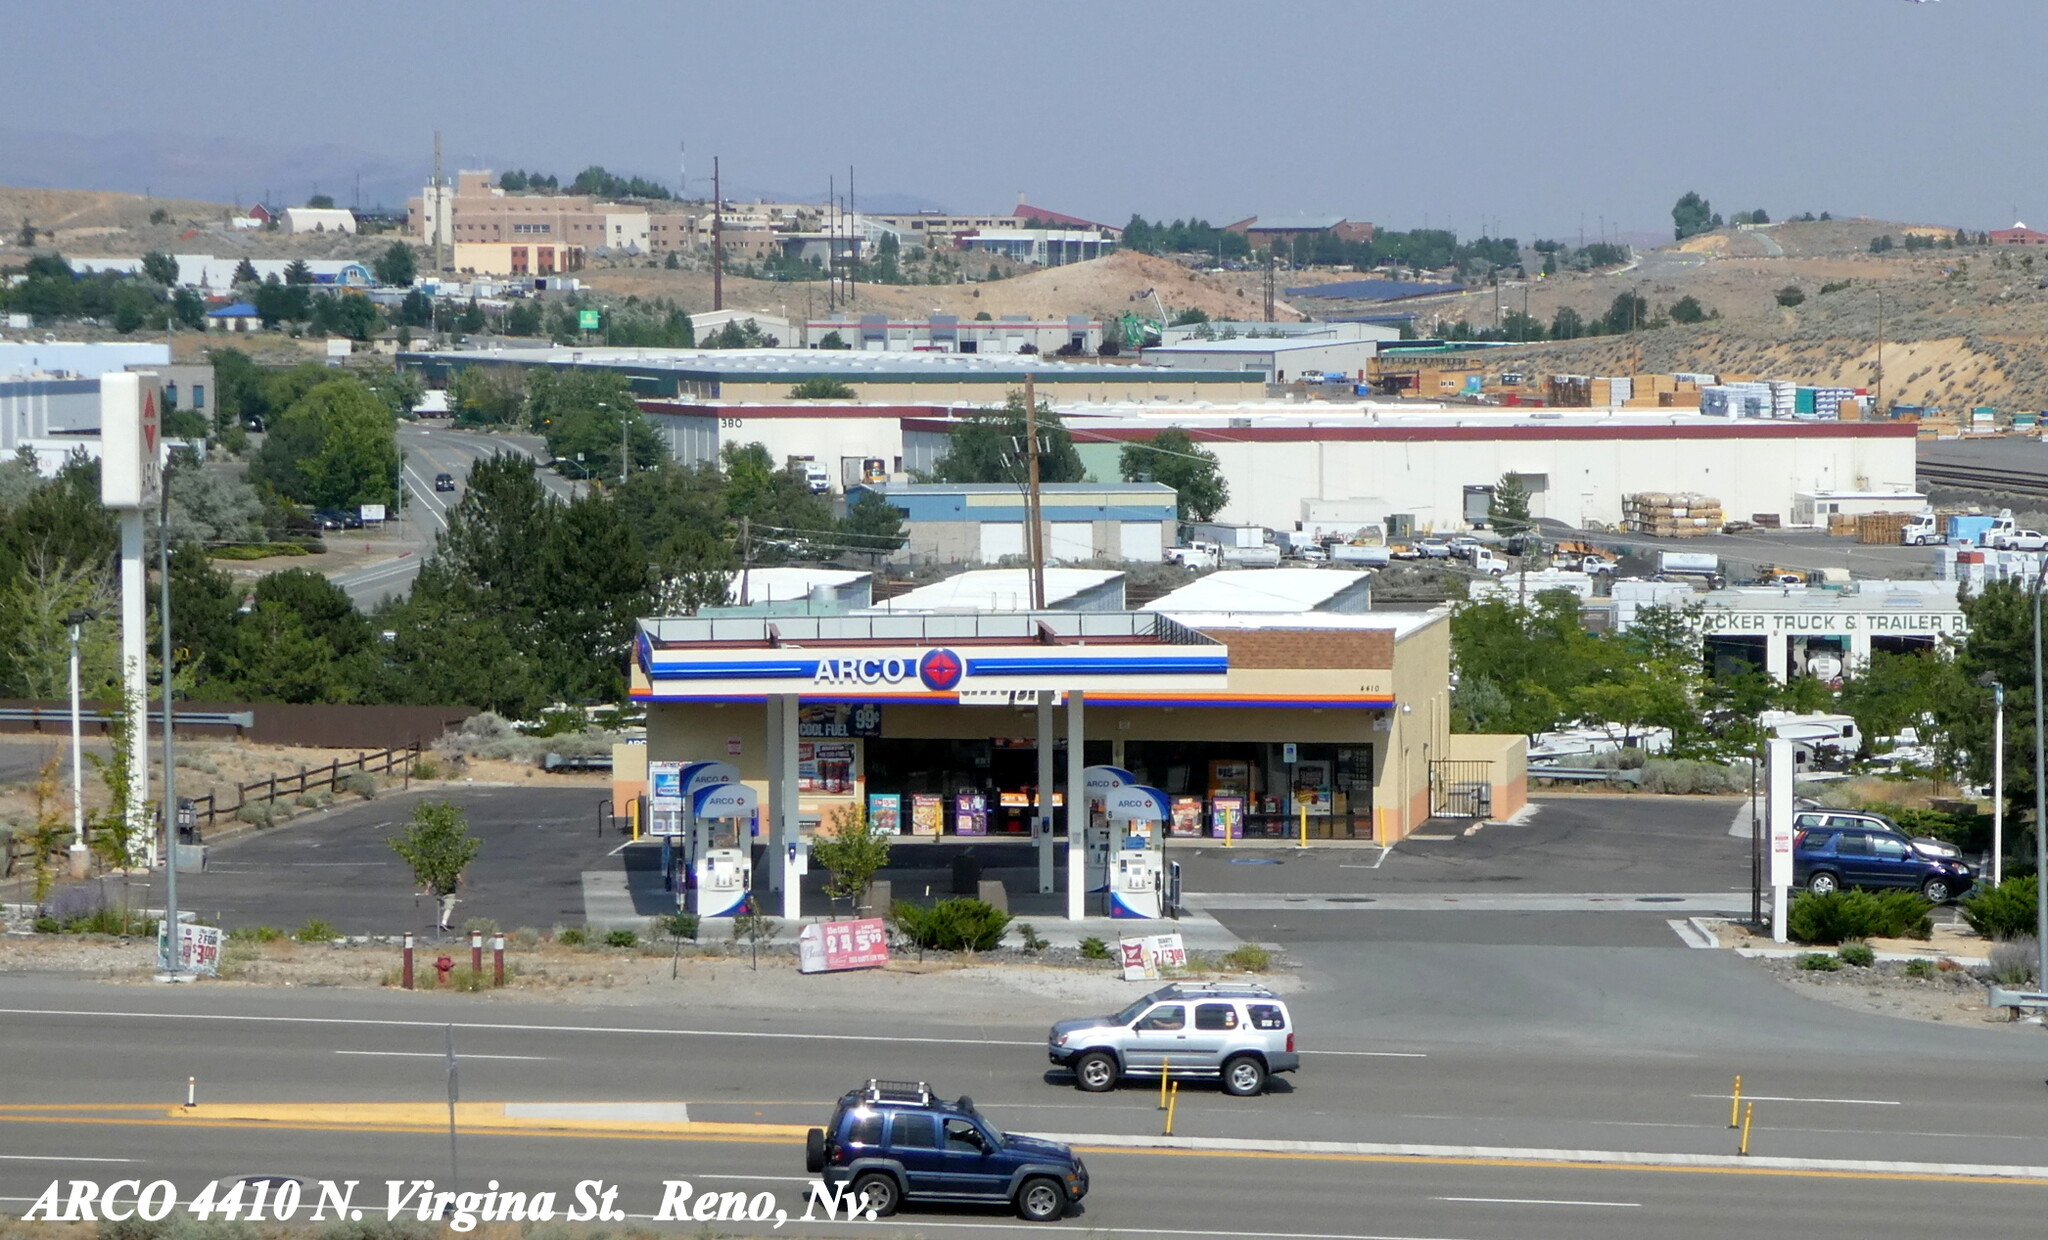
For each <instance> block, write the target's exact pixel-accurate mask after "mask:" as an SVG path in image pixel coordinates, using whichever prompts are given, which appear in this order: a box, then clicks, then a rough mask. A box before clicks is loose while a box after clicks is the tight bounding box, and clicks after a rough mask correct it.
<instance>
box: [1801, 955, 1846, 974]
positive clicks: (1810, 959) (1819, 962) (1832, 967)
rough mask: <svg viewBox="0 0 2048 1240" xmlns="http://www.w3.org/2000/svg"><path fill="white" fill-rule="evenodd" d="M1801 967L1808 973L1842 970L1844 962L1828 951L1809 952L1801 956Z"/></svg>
mask: <svg viewBox="0 0 2048 1240" xmlns="http://www.w3.org/2000/svg"><path fill="white" fill-rule="evenodd" d="M1799 967H1800V968H1802V969H1805V970H1806V971H1807V972H1808V973H1836V972H1840V971H1841V968H1842V962H1841V961H1840V960H1839V959H1837V958H1836V957H1834V956H1830V955H1829V954H1827V953H1826V952H1808V953H1806V954H1805V955H1804V956H1801V957H1800V958H1799Z"/></svg>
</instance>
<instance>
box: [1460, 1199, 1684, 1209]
mask: <svg viewBox="0 0 2048 1240" xmlns="http://www.w3.org/2000/svg"><path fill="white" fill-rule="evenodd" d="M1430 1200H1431V1201H1470V1202H1474V1203H1477V1204H1479V1205H1483V1206H1621V1207H1625V1208H1627V1209H1631V1210H1640V1209H1642V1208H1643V1203H1642V1202H1640V1201H1553V1200H1551V1199H1549V1198H1547V1197H1431V1198H1430Z"/></svg>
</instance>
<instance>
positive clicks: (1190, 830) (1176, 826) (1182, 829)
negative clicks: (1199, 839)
mask: <svg viewBox="0 0 2048 1240" xmlns="http://www.w3.org/2000/svg"><path fill="white" fill-rule="evenodd" d="M1203 811H1204V806H1203V803H1202V798H1200V797H1175V798H1173V822H1172V824H1171V825H1170V826H1169V827H1168V828H1167V829H1168V831H1170V832H1171V833H1172V834H1174V835H1200V834H1201V833H1202V817H1203Z"/></svg>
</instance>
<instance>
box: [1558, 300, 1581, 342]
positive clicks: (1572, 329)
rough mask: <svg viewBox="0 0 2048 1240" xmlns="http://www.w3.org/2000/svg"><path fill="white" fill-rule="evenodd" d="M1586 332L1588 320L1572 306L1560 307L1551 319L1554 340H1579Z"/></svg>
mask: <svg viewBox="0 0 2048 1240" xmlns="http://www.w3.org/2000/svg"><path fill="white" fill-rule="evenodd" d="M1585 334H1586V321H1585V319H1584V318H1582V317H1580V315H1579V312H1578V311H1576V310H1574V309H1572V308H1571V307H1570V306H1560V307H1558V310H1557V313H1556V315H1554V316H1552V318H1551V320H1550V338H1551V339H1552V340H1577V339H1578V338H1579V337H1581V336H1583V335H1585Z"/></svg>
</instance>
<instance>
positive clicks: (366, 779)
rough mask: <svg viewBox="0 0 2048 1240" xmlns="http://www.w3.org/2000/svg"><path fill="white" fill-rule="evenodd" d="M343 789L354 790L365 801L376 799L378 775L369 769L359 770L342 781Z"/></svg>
mask: <svg viewBox="0 0 2048 1240" xmlns="http://www.w3.org/2000/svg"><path fill="white" fill-rule="evenodd" d="M341 790H342V791H343V792H352V793H354V794H355V795H357V796H359V797H361V798H363V799H364V800H365V801H374V800H376V799H377V777H376V776H375V775H372V774H370V773H369V772H368V771H357V772H356V773H355V774H353V775H351V776H349V777H348V778H347V779H344V780H342V781H341Z"/></svg>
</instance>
